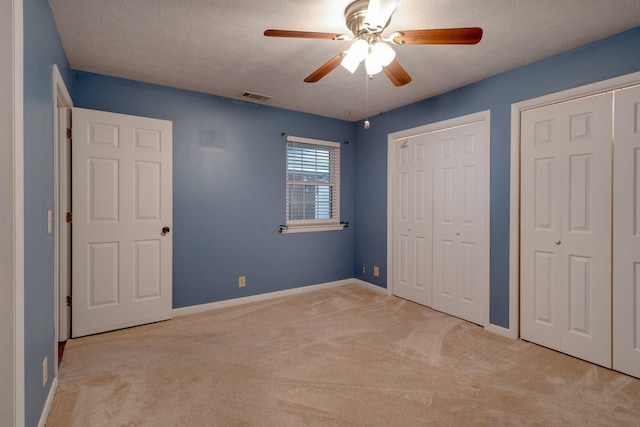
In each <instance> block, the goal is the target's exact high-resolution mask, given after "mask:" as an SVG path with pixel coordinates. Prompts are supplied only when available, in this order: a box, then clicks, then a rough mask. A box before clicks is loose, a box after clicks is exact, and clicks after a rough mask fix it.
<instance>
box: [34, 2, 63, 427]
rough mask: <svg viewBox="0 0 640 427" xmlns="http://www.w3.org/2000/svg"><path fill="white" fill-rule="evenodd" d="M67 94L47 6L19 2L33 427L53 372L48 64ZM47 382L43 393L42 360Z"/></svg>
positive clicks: (50, 89)
mask: <svg viewBox="0 0 640 427" xmlns="http://www.w3.org/2000/svg"><path fill="white" fill-rule="evenodd" d="M54 63H55V64H58V68H59V69H60V72H61V74H62V76H63V78H64V79H65V82H66V84H67V88H70V86H69V85H70V83H71V80H70V71H69V64H68V62H67V58H66V56H65V54H64V51H63V49H62V44H61V43H60V38H59V36H58V32H57V29H56V26H55V22H54V20H53V15H52V14H51V10H50V9H49V3H47V1H46V0H24V230H25V233H24V234H25V235H24V238H25V242H24V250H25V261H24V310H25V319H24V320H25V322H24V327H25V411H26V414H25V421H26V425H27V426H35V425H37V424H38V421H39V419H40V414H41V413H42V408H43V407H44V402H45V400H46V398H47V395H48V393H49V390H50V388H51V382H52V380H53V372H54V363H56V362H55V361H54V357H53V349H54V344H55V343H54V341H55V329H54V327H55V324H54V312H53V307H54V301H53V296H54V289H53V234H47V210H48V209H53V179H52V177H53V77H52V76H53V64H54ZM45 356H47V357H48V369H49V380H48V382H47V384H46V387H42V360H43V359H44V357H45Z"/></svg>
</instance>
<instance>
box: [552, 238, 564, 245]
mask: <svg viewBox="0 0 640 427" xmlns="http://www.w3.org/2000/svg"><path fill="white" fill-rule="evenodd" d="M553 243H555V244H556V245H559V244H560V243H562V242H561V241H560V239H556V240H555V241H554V242H553Z"/></svg>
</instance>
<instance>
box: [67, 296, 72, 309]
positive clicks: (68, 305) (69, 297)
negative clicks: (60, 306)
mask: <svg viewBox="0 0 640 427" xmlns="http://www.w3.org/2000/svg"><path fill="white" fill-rule="evenodd" d="M71 304H73V297H72V296H71V295H67V307H71Z"/></svg>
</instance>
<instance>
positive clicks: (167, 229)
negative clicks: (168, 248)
mask: <svg viewBox="0 0 640 427" xmlns="http://www.w3.org/2000/svg"><path fill="white" fill-rule="evenodd" d="M170 231H171V229H170V228H169V227H162V235H163V236H164V235H165V234H167V233H168V232H170Z"/></svg>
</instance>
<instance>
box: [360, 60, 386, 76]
mask: <svg viewBox="0 0 640 427" xmlns="http://www.w3.org/2000/svg"><path fill="white" fill-rule="evenodd" d="M364 67H365V68H366V69H367V74H368V75H370V76H373V75H374V74H378V73H379V72H380V71H382V64H381V63H380V60H379V59H378V58H377V57H376V56H374V55H369V56H367V57H366V58H365V60H364Z"/></svg>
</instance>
